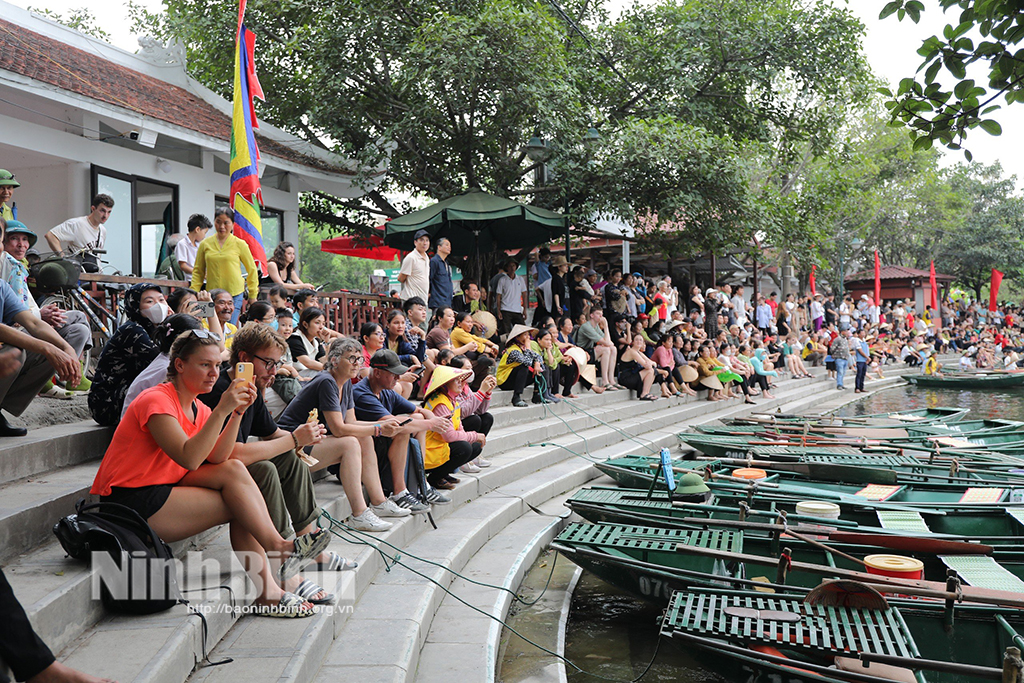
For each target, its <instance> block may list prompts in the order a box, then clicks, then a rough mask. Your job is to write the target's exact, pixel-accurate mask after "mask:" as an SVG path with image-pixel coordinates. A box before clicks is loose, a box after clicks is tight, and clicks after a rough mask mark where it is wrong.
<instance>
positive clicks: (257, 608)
mask: <svg viewBox="0 0 1024 683" xmlns="http://www.w3.org/2000/svg"><path fill="white" fill-rule="evenodd" d="M309 604H310V603H308V602H306V601H305V600H303V599H302V598H300V597H299V596H298V595H296V594H295V593H285V594H284V595H282V596H281V599H280V600H279V601H278V603H277V604H276V605H253V611H252V613H253V614H254V615H256V616H258V617H276V618H278V619H295V618H297V617H298V618H304V617H311V616H313V615H314V614H316V609H315V608H314V607H312V606H309V607H307V606H306V605H309Z"/></svg>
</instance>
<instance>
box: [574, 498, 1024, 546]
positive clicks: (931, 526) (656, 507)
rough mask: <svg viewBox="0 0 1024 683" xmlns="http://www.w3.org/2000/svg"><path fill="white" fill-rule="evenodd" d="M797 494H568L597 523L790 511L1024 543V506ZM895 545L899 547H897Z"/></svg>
mask: <svg viewBox="0 0 1024 683" xmlns="http://www.w3.org/2000/svg"><path fill="white" fill-rule="evenodd" d="M798 502H800V501H798V500H791V499H786V498H785V497H780V498H777V497H773V495H772V494H771V493H770V492H767V491H764V490H762V491H758V492H757V493H756V494H755V495H754V496H753V497H752V498H750V499H749V500H748V498H747V497H746V496H743V495H740V494H737V495H735V496H733V495H728V494H725V495H723V494H721V493H719V494H716V495H715V496H713V497H712V498H711V499H710V500H709V501H708V502H706V503H690V502H684V501H679V500H675V501H672V500H668V499H667V498H665V497H664V494H663V493H662V494H659V495H656V496H654V497H650V498H649V497H647V491H645V490H640V489H623V488H618V487H611V486H590V487H587V488H583V489H580V490H578V491H576V492H575V493H574V494H573V495H572V496H570V497H569V499H568V500H566V502H565V505H566V507H568V508H569V509H570V510H572V511H573V512H575V513H576V514H578V515H580V516H581V517H583V518H584V519H587V520H589V521H591V522H595V523H613V524H633V525H639V526H653V527H675V528H688V527H690V526H692V525H693V523H692V522H687V521H684V520H692V519H694V518H697V519H700V518H708V519H715V520H738V519H740V517H741V506H742V507H743V508H745V510H744V511H743V514H742V516H743V517H744V518H745V519H747V520H750V521H757V522H775V521H776V520H777V519H778V518H779V513H780V512H785V513H786V515H787V519H788V520H789V523H791V524H819V525H824V526H828V527H830V528H833V529H837V530H839V531H849V532H851V533H852V532H857V533H866V534H877V535H882V534H893V535H917V536H922V537H924V538H928V539H932V540H951V541H976V542H981V543H985V544H987V545H992V546H998V545H1014V546H1016V545H1022V546H1024V508H1021V507H1010V508H1007V507H1005V506H1003V505H993V506H965V507H961V508H958V509H954V510H947V511H946V512H945V514H925V515H922V514H921V513H920V512H918V511H917V510H915V509H914V508H909V507H908V508H906V509H904V510H900V509H878V508H874V507H870V506H855V505H849V504H840V517H839V519H828V518H823V517H815V516H812V515H803V514H800V513H798V512H797V511H796V504H797V503H798ZM894 549H895V548H894Z"/></svg>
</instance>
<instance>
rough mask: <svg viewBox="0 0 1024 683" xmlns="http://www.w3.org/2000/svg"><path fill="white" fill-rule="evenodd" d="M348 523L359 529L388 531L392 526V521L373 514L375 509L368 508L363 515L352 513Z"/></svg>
mask: <svg viewBox="0 0 1024 683" xmlns="http://www.w3.org/2000/svg"><path fill="white" fill-rule="evenodd" d="M348 525H349V526H350V527H352V528H353V529H356V530H358V531H387V530H388V529H390V528H391V527H392V526H394V525H393V524H392V523H391V522H385V521H384V520H383V519H381V518H380V517H378V516H377V515H375V514H373V510H371V509H370V508H366V509H365V510H363V514H361V515H352V516H351V517H349V518H348Z"/></svg>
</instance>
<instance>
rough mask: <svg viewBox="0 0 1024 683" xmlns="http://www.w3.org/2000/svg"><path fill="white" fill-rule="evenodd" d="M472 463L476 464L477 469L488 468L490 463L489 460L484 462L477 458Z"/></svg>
mask: <svg viewBox="0 0 1024 683" xmlns="http://www.w3.org/2000/svg"><path fill="white" fill-rule="evenodd" d="M473 462H474V463H475V464H476V466H477V467H490V466H491V461H490V460H484V459H483V458H477V459H476V460H474V461H473Z"/></svg>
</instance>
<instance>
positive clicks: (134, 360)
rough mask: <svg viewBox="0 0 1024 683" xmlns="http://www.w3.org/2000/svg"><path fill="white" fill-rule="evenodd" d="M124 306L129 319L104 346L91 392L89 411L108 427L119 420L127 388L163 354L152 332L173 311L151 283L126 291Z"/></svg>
mask: <svg viewBox="0 0 1024 683" xmlns="http://www.w3.org/2000/svg"><path fill="white" fill-rule="evenodd" d="M122 306H123V309H124V314H125V317H126V318H128V320H127V322H125V323H124V324H123V325H121V326H120V327H118V328H117V330H116V331H115V332H114V336H112V337H111V338H110V341H109V342H107V345H106V346H104V347H103V353H102V354H100V360H99V363H98V365H97V366H96V374H95V375H94V376H93V380H92V390H91V391H90V392H89V412H91V413H92V417H93V419H94V420H96V422H98V423H99V424H101V425H105V426H110V425H116V424H117V423H118V421H119V420H120V418H121V406H122V405H123V403H124V397H125V394H126V393H127V392H128V387H130V386H131V383H132V382H133V381H134V380H135V378H136V377H138V376H139V373H140V372H142V371H143V370H144V369H145V368H146V367H147V366H148V365H149V364H150V363H151V362H152V361H153V359H154V358H156V356H157V354H159V353H160V347H159V346H158V345H157V343H156V342H155V341H154V340H153V335H154V333H155V331H156V326H157V325H159V324H160V323H162V322H163V321H164V319H165V318H167V317H168V316H169V315H170V314H171V307H170V306H168V305H167V301H166V299H164V294H163V292H162V291H160V288H159V287H157V286H156V285H151V284H148V283H143V284H138V285H133V286H132V287H131V289H129V290H128V291H127V292H125V295H124V302H123V303H122Z"/></svg>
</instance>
